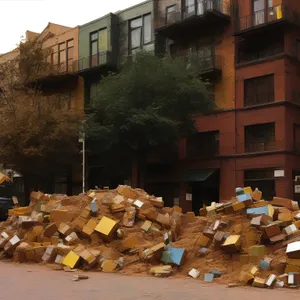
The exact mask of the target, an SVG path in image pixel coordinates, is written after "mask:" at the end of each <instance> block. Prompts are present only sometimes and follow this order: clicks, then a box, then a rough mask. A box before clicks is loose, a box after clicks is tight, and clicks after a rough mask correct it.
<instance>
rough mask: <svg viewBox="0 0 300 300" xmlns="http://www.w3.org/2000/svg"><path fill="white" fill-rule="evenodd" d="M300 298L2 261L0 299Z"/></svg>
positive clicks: (188, 281)
mask: <svg viewBox="0 0 300 300" xmlns="http://www.w3.org/2000/svg"><path fill="white" fill-rule="evenodd" d="M74 274H85V275H88V276H89V279H87V280H83V281H78V282H74V281H72V278H73V276H74ZM299 297H300V290H288V289H276V290H268V289H258V288H251V287H245V288H241V287H239V288H228V287H227V286H223V285H218V284H203V283H201V282H199V281H197V280H194V279H172V278H166V279H161V278H154V277H130V276H123V275H117V274H104V273H82V272H78V273H68V272H64V271H54V270H51V269H49V268H47V267H46V266H36V265H16V264H12V263H3V262H0V299H1V300H2V299H3V300H14V299H18V300H19V299H30V300H69V299H72V300H96V299H97V300H100V299H105V300H106V299H107V300H110V299H113V300H144V299H145V300H152V299H155V300H171V299H172V300H185V299H188V300H196V299H197V300H236V299H239V300H266V299H272V300H282V299H289V300H293V299H295V300H296V299H299Z"/></svg>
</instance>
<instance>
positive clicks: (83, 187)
mask: <svg viewBox="0 0 300 300" xmlns="http://www.w3.org/2000/svg"><path fill="white" fill-rule="evenodd" d="M85 142H86V140H85V132H84V123H83V124H82V131H81V132H80V135H79V143H82V150H81V152H82V193H85V166H86V157H85Z"/></svg>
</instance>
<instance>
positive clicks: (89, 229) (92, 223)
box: [82, 219, 97, 236]
mask: <svg viewBox="0 0 300 300" xmlns="http://www.w3.org/2000/svg"><path fill="white" fill-rule="evenodd" d="M96 226H97V220H96V219H90V220H89V221H88V222H87V223H86V225H85V226H84V227H83V229H82V233H83V234H84V235H86V236H91V235H92V233H93V232H94V230H95V228H96Z"/></svg>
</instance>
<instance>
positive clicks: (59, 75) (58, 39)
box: [40, 0, 300, 211]
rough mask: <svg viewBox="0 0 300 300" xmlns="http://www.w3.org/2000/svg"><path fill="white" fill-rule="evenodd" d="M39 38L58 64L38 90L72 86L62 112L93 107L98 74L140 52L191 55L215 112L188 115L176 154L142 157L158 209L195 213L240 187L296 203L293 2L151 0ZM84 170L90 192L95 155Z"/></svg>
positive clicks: (298, 35) (297, 10) (297, 22)
mask: <svg viewBox="0 0 300 300" xmlns="http://www.w3.org/2000/svg"><path fill="white" fill-rule="evenodd" d="M40 36H43V37H44V38H45V45H46V46H47V47H53V55H52V58H51V62H52V64H53V65H54V66H57V68H56V70H57V71H56V75H55V76H45V78H43V86H44V87H45V89H47V88H48V87H50V90H51V89H53V88H54V87H58V86H64V87H68V88H70V90H71V94H70V99H73V100H70V107H77V108H80V109H83V108H84V107H88V106H89V105H90V104H92V102H93V99H94V97H95V95H96V93H97V85H98V84H99V82H100V81H101V78H102V76H105V75H106V74H108V72H110V71H118V70H120V69H121V68H122V65H123V64H124V63H126V62H127V61H128V60H131V61H132V60H134V58H135V55H136V53H137V52H138V51H141V50H146V51H151V52H154V53H155V54H157V55H171V56H185V55H190V54H192V55H193V56H194V57H196V58H197V63H198V64H199V66H200V72H199V76H201V77H202V78H203V79H204V80H207V81H208V82H209V85H208V89H209V91H210V92H211V95H212V97H213V99H214V101H215V103H216V106H217V110H216V112H215V113H214V114H213V115H209V116H200V115H199V116H196V128H197V134H194V135H191V136H189V137H187V138H186V139H185V140H183V141H181V143H180V145H179V156H178V157H175V158H174V157H171V155H170V156H169V157H167V158H165V159H163V160H162V159H158V158H153V157H149V159H148V168H147V171H146V177H145V178H143V182H141V185H142V186H143V187H144V188H145V189H147V190H148V191H149V192H150V193H155V194H157V195H161V196H163V197H164V199H165V202H166V205H173V204H180V206H182V207H183V209H184V210H185V211H187V210H194V211H197V210H198V209H199V208H200V207H201V206H202V205H203V204H209V203H210V202H211V201H216V200H220V201H222V200H227V199H230V198H231V197H232V195H233V193H234V189H235V188H236V187H238V186H248V185H250V186H251V187H252V188H256V187H259V188H260V189H261V190H262V191H263V193H264V197H265V198H266V199H270V198H272V197H273V196H274V195H275V194H277V195H280V196H283V197H289V198H297V194H295V193H294V188H293V179H294V177H295V176H297V175H300V156H299V153H300V152H299V150H300V121H299V120H300V111H299V104H300V100H299V99H300V90H299V88H300V87H299V84H298V83H299V74H300V73H299V67H300V64H299V58H300V54H299V49H300V3H299V2H298V1H295V0H294V1H293V0H149V1H145V2H142V3H140V4H138V5H135V6H133V7H130V8H128V9H125V10H122V11H119V12H115V13H110V14H108V15H106V16H103V17H100V18H99V19H97V20H94V21H91V22H89V23H87V24H84V25H82V26H79V27H76V28H73V29H72V28H68V27H64V26H59V25H55V24H51V23H49V25H48V26H47V28H46V29H45V30H44V31H43V32H42V33H41V34H40ZM54 90H55V89H54ZM88 165H89V172H88V174H89V175H90V176H89V177H90V178H93V181H90V184H91V186H93V185H94V184H101V182H104V181H103V180H104V179H105V178H104V177H105V176H106V175H105V176H104V174H101V172H102V171H101V165H99V164H97V159H96V158H95V157H89V160H88ZM78 174H79V173H78ZM110 179H111V180H110V183H112V182H117V183H121V181H123V180H125V179H127V178H110ZM78 180H79V178H77V181H78ZM112 185H113V184H112ZM191 195H192V197H191ZM298 196H299V195H298ZM191 199H192V200H191Z"/></svg>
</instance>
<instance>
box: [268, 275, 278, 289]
mask: <svg viewBox="0 0 300 300" xmlns="http://www.w3.org/2000/svg"><path fill="white" fill-rule="evenodd" d="M275 283H276V275H274V274H270V275H269V277H268V278H267V281H266V286H267V287H271V286H274V285H275Z"/></svg>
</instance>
